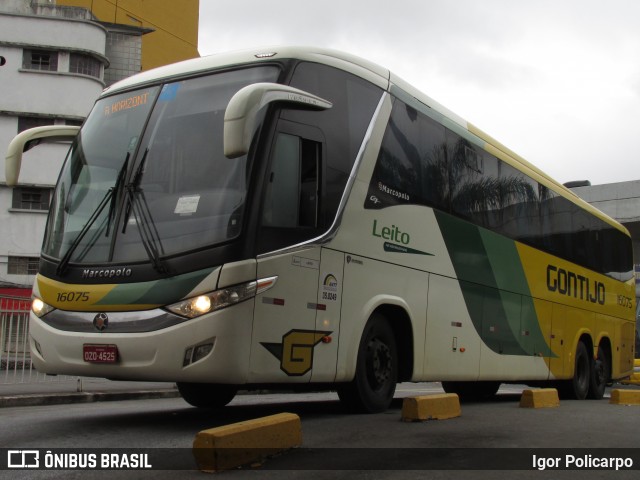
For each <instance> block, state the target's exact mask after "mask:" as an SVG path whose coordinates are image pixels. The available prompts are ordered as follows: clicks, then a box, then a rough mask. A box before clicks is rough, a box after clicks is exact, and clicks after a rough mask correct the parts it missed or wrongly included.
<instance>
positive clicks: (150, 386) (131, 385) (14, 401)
mask: <svg viewBox="0 0 640 480" xmlns="http://www.w3.org/2000/svg"><path fill="white" fill-rule="evenodd" d="M1 381H2V378H0V382H1ZM179 396H180V393H179V392H178V389H177V388H176V385H175V383H163V382H126V381H115V380H107V379H104V378H88V377H80V378H77V379H64V380H58V379H56V378H55V377H53V378H51V379H49V378H47V380H46V381H38V382H14V383H0V408H2V407H20V406H33V405H60V404H66V403H88V402H97V401H109V400H133V399H150V398H174V397H179Z"/></svg>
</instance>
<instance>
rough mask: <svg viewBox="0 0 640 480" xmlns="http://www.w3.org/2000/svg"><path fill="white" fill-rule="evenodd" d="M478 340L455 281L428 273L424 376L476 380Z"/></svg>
mask: <svg viewBox="0 0 640 480" xmlns="http://www.w3.org/2000/svg"><path fill="white" fill-rule="evenodd" d="M479 300H480V301H481V299H479ZM481 344H482V342H481V340H480V337H479V336H478V333H477V332H476V329H475V328H474V326H473V323H472V321H471V318H470V317H469V314H468V312H467V308H466V304H465V300H464V298H463V296H462V291H461V290H460V285H459V283H458V281H457V280H455V279H453V278H448V277H442V276H440V275H433V274H431V275H430V278H429V303H428V309H427V329H426V336H425V344H424V350H425V357H424V378H423V379H424V380H476V379H477V378H478V374H479V364H480V347H481Z"/></svg>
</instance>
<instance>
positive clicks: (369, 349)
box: [338, 314, 398, 413]
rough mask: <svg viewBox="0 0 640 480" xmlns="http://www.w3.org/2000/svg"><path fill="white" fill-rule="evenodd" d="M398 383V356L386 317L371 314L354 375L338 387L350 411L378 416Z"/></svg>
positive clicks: (340, 395)
mask: <svg viewBox="0 0 640 480" xmlns="http://www.w3.org/2000/svg"><path fill="white" fill-rule="evenodd" d="M397 380H398V354H397V350H396V341H395V336H394V334H393V330H392V329H391V327H390V326H389V323H388V322H387V320H386V318H385V317H384V316H382V315H380V314H374V315H373V316H372V317H371V318H370V319H369V322H368V323H367V325H366V327H365V329H364V333H363V335H362V339H361V340H360V347H359V349H358V358H357V364H356V376H355V378H354V379H353V381H351V382H350V383H346V384H342V385H340V386H339V387H338V396H339V397H340V400H341V401H342V403H343V404H345V405H346V406H347V408H349V410H352V411H355V412H360V413H379V412H383V411H385V410H386V409H387V408H389V405H390V404H391V401H392V400H393V395H394V393H395V390H396V382H397Z"/></svg>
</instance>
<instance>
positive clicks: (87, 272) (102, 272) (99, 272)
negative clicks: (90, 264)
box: [82, 267, 133, 278]
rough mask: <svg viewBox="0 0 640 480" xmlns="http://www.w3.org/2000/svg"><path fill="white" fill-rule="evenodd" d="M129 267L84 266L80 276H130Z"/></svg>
mask: <svg viewBox="0 0 640 480" xmlns="http://www.w3.org/2000/svg"><path fill="white" fill-rule="evenodd" d="M132 273H133V272H132V270H131V269H130V268H124V267H123V268H101V269H90V268H85V269H84V270H83V271H82V278H124V277H130V276H131V274H132Z"/></svg>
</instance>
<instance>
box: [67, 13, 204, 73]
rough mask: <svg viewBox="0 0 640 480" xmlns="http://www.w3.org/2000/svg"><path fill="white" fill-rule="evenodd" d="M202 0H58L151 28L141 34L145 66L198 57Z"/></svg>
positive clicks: (106, 17) (109, 18)
mask: <svg viewBox="0 0 640 480" xmlns="http://www.w3.org/2000/svg"><path fill="white" fill-rule="evenodd" d="M199 3H200V2H199V0H180V1H176V0H146V1H145V0H57V4H58V5H68V6H74V7H84V8H86V9H89V10H91V11H92V12H93V14H94V16H95V17H97V18H98V20H100V21H102V22H109V23H120V24H125V25H133V26H136V27H144V28H152V29H153V30H155V31H154V32H153V33H148V34H146V35H144V36H143V37H142V70H149V69H150V68H154V67H159V66H161V65H167V64H169V63H173V62H177V61H180V60H186V59H189V58H195V57H198V56H199V54H198V19H199Z"/></svg>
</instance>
